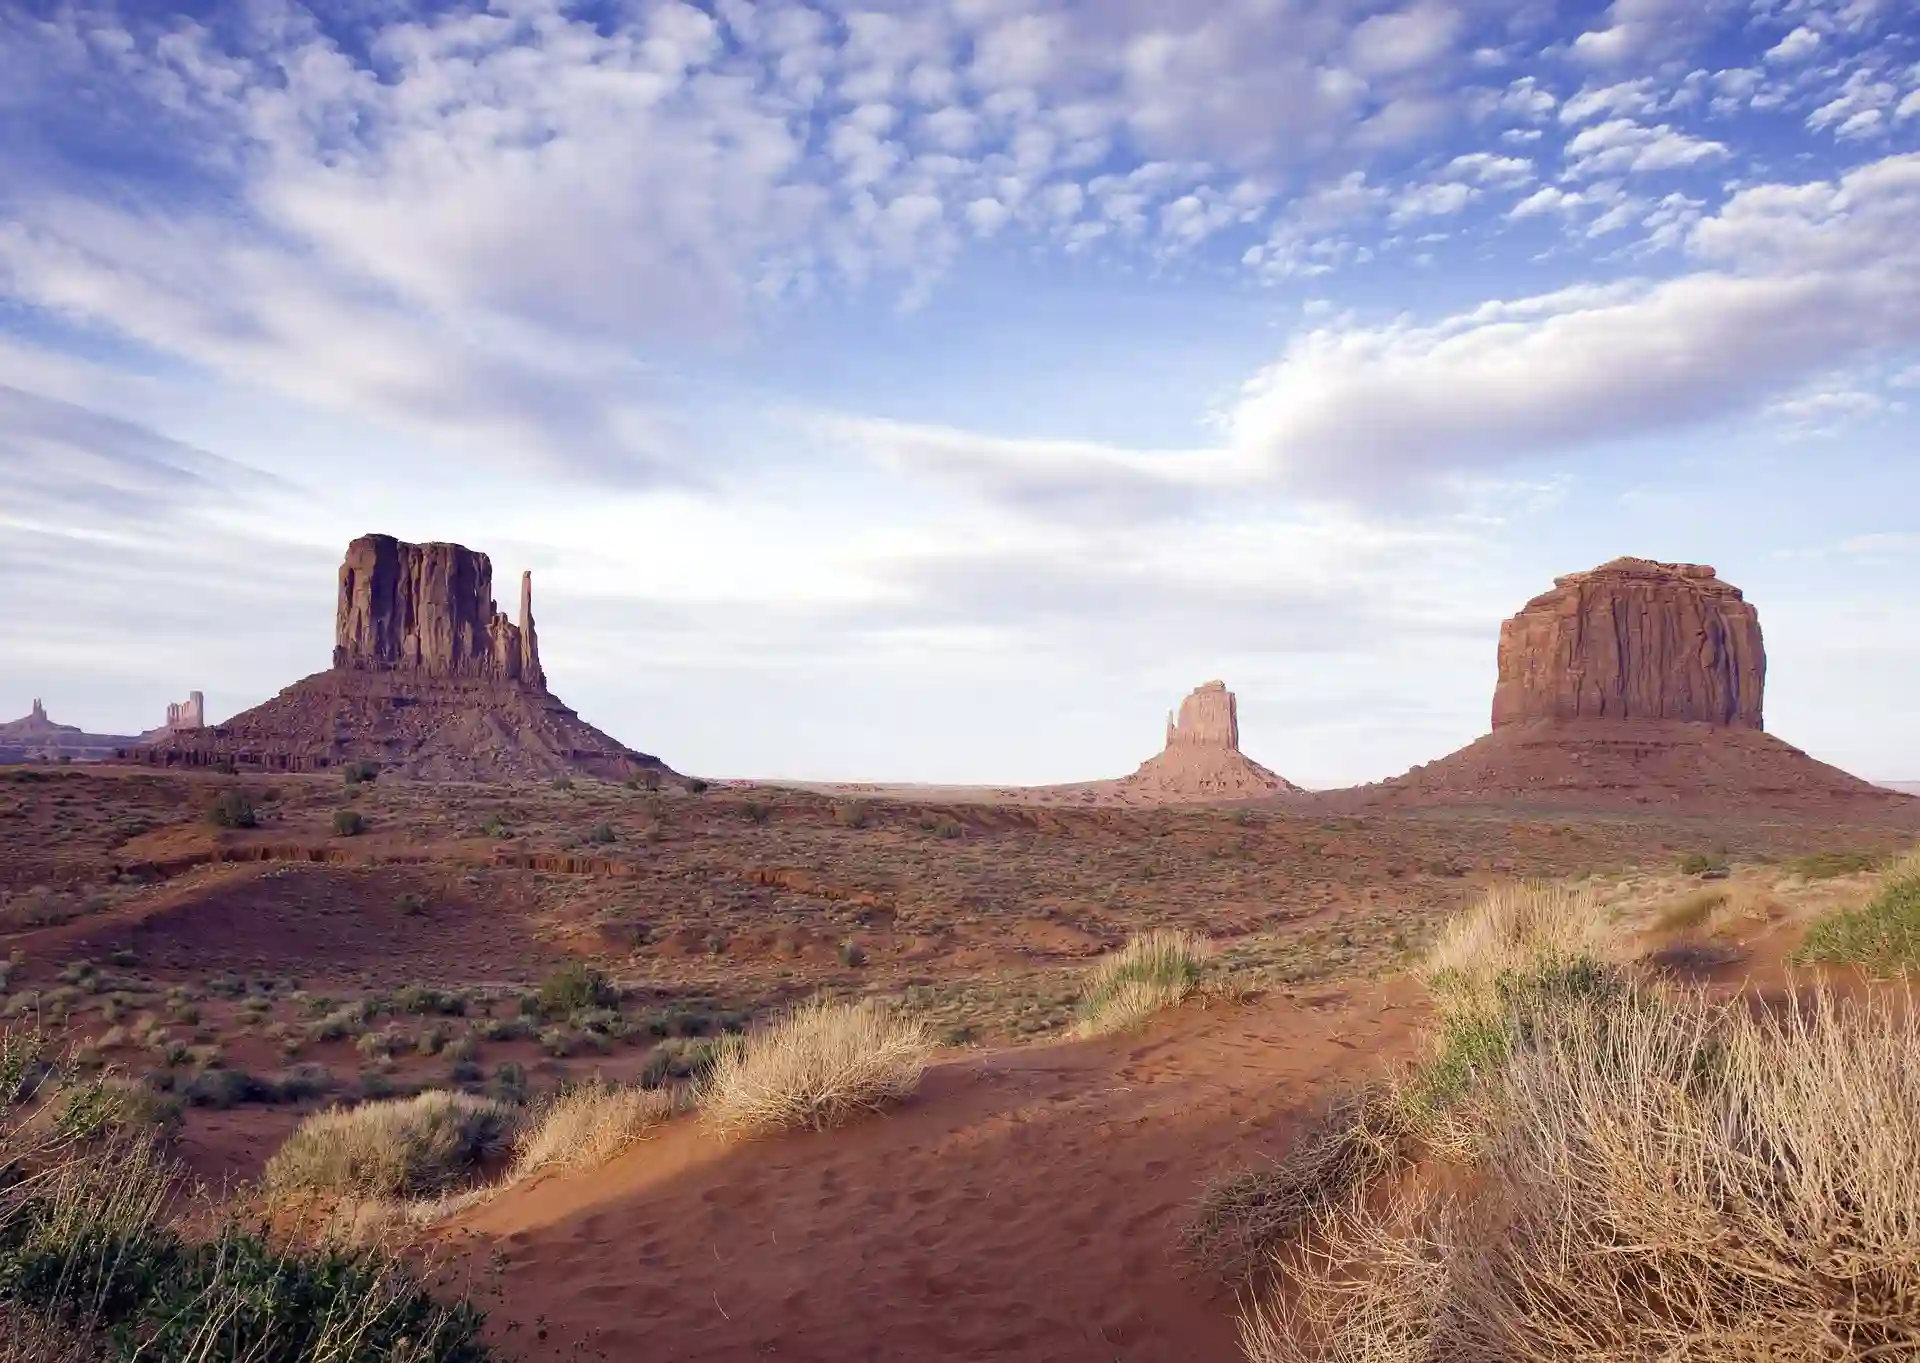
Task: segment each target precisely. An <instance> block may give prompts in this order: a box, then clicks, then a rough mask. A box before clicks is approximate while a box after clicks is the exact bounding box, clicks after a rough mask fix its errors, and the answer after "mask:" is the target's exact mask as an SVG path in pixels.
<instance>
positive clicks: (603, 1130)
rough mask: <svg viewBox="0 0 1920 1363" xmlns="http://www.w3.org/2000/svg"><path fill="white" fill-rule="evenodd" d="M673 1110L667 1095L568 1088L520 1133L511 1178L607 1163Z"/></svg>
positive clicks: (615, 1088)
mask: <svg viewBox="0 0 1920 1363" xmlns="http://www.w3.org/2000/svg"><path fill="white" fill-rule="evenodd" d="M674 1111H675V1103H674V1100H673V1098H672V1097H671V1096H670V1095H668V1094H665V1093H660V1092H649V1091H647V1090H645V1089H637V1088H626V1087H620V1086H615V1085H611V1084H583V1085H581V1086H580V1087H578V1088H574V1089H570V1090H568V1091H567V1092H565V1093H562V1094H561V1095H560V1096H559V1097H557V1098H555V1099H554V1100H553V1101H552V1102H551V1103H549V1104H548V1105H547V1106H546V1107H545V1108H543V1109H542V1110H541V1111H540V1112H539V1113H538V1114H536V1115H535V1117H534V1118H533V1121H532V1124H531V1125H530V1126H529V1127H528V1128H527V1129H526V1131H524V1132H523V1133H522V1134H521V1137H520V1141H519V1144H518V1145H517V1147H516V1149H515V1153H514V1161H513V1177H514V1178H516V1179H522V1178H526V1177H528V1176H530V1175H532V1174H536V1173H539V1172H540V1171H541V1170H543V1169H587V1168H592V1167H594V1166H596V1165H601V1164H605V1163H606V1162H607V1161H608V1160H610V1159H612V1158H613V1157H614V1156H615V1155H618V1154H619V1153H620V1152H621V1151H622V1150H625V1149H626V1148H627V1147H628V1146H629V1145H632V1144H633V1143H634V1142H635V1141H637V1140H639V1139H640V1137H642V1136H644V1135H645V1134H646V1133H647V1132H648V1131H651V1130H652V1129H653V1128H654V1127H656V1126H658V1125H660V1123H662V1122H664V1121H666V1120H667V1118H669V1117H671V1116H672V1115H673V1114H674Z"/></svg>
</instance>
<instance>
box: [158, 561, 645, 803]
mask: <svg viewBox="0 0 1920 1363" xmlns="http://www.w3.org/2000/svg"><path fill="white" fill-rule="evenodd" d="M519 604H520V609H519V616H518V619H517V620H509V619H508V618H507V617H506V616H504V615H503V614H501V612H500V610H499V608H498V607H497V605H496V604H495V602H494V598H493V563H492V560H490V559H489V558H488V557H487V556H486V555H485V554H482V553H478V552H476V551H474V550H472V549H468V548H466V547H464V546H462V545H458V544H408V543H406V542H405V541H403V540H397V539H395V538H393V537H392V536H391V535H366V536H363V537H362V538H360V539H357V540H355V541H354V542H353V543H352V544H350V545H348V546H347V552H346V557H345V559H344V560H343V562H342V563H341V565H340V576H339V596H338V604H337V608H336V610H335V614H334V645H333V666H332V668H330V669H329V670H328V671H325V672H320V673H316V674H315V675H313V676H311V677H308V678H306V679H305V680H303V681H299V682H296V683H294V684H293V685H292V686H290V687H288V688H287V689H286V690H284V691H282V692H281V693H280V694H279V695H277V696H275V697H274V698H273V699H271V700H269V701H267V702H266V703H265V704H263V705H260V706H256V707H255V708H254V709H251V710H248V711H246V712H245V713H243V714H239V715H236V716H234V717H233V718H232V719H230V720H228V721H227V722H226V723H224V724H218V725H208V726H205V727H201V728H197V729H182V730H178V731H175V732H171V733H168V734H167V735H165V736H164V737H162V738H160V739H158V740H157V741H155V742H154V743H151V744H149V745H146V746H144V747H139V748H132V749H128V750H127V751H125V752H124V753H123V754H122V756H123V757H125V758H127V759H128V760H132V761H139V762H146V763H150V764H153V765H160V766H232V767H235V768H237V769H243V770H245V769H253V770H269V771H314V770H322V769H325V768H328V767H335V766H340V765H343V764H345V763H349V762H372V763H375V764H377V765H378V766H379V767H380V768H381V769H382V770H387V771H396V772H399V773H401V774H403V775H410V776H417V777H422V778H428V779H437V780H497V779H504V778H529V777H532V778H541V777H552V776H561V775H571V774H575V773H578V774H583V775H592V776H599V777H603V778H606V779H610V780H618V779H622V778H625V777H628V776H633V775H637V774H639V773H640V772H642V771H646V770H653V771H661V772H664V771H665V770H666V768H665V767H664V766H663V765H662V764H661V762H660V760H659V759H658V758H656V757H652V756H650V755H648V754H646V753H641V752H636V751H634V750H633V749H631V748H628V747H626V746H625V745H624V744H622V743H620V742H619V741H618V740H616V739H613V738H611V737H609V736H608V735H606V734H604V733H602V732H601V731H600V730H598V729H596V728H594V727H593V726H592V725H590V724H588V723H586V722H585V721H584V720H582V719H581V718H580V717H579V716H578V715H577V714H575V713H574V712H573V711H572V710H571V709H569V708H568V707H567V706H566V704H565V703H564V702H562V701H561V700H560V699H559V698H558V697H557V696H555V695H554V694H553V693H552V692H551V691H549V690H548V689H547V676H546V671H545V669H544V668H543V667H542V665H541V662H540V643H539V636H538V634H537V632H536V629H535V626H534V619H533V575H532V574H531V573H525V574H522V576H521V579H520V603H519Z"/></svg>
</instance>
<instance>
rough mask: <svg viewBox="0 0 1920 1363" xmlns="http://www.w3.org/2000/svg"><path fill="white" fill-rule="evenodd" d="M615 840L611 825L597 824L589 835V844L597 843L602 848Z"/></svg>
mask: <svg viewBox="0 0 1920 1363" xmlns="http://www.w3.org/2000/svg"><path fill="white" fill-rule="evenodd" d="M613 839H614V833H613V825H612V824H610V823H598V824H595V825H594V826H593V831H592V832H591V833H589V834H587V841H588V842H591V843H596V844H598V845H600V846H602V847H604V846H605V845H606V844H608V843H610V842H612V841H613Z"/></svg>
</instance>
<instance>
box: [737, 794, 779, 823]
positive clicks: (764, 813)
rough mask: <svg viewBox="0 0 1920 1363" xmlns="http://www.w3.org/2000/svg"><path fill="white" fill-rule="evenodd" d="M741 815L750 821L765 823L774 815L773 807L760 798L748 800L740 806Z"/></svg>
mask: <svg viewBox="0 0 1920 1363" xmlns="http://www.w3.org/2000/svg"><path fill="white" fill-rule="evenodd" d="M740 817H741V818H743V819H745V820H746V821H747V822H748V823H753V824H763V823H765V822H767V820H769V819H771V818H772V817H773V809H772V807H771V806H770V805H767V804H766V803H764V802H763V801H760V800H748V801H747V802H746V803H745V804H743V805H741V806H740Z"/></svg>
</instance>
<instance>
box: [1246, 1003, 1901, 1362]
mask: <svg viewBox="0 0 1920 1363" xmlns="http://www.w3.org/2000/svg"><path fill="white" fill-rule="evenodd" d="M1474 1120H1475V1121H1476V1122H1477V1123H1479V1124H1480V1126H1481V1127H1482V1135H1481V1140H1480V1141H1479V1146H1480V1148H1481V1149H1482V1150H1483V1151H1485V1152H1486V1154H1485V1155H1484V1157H1483V1158H1481V1159H1479V1160H1477V1161H1476V1162H1475V1163H1474V1165H1473V1167H1472V1170H1471V1175H1470V1177H1469V1178H1467V1179H1466V1180H1464V1186H1465V1187H1466V1188H1467V1189H1468V1191H1467V1192H1466V1194H1465V1195H1464V1198H1456V1199H1454V1200H1453V1201H1452V1202H1451V1203H1449V1201H1448V1200H1447V1199H1445V1198H1444V1197H1440V1196H1437V1195H1435V1196H1430V1197H1384V1198H1374V1199H1369V1200H1359V1199H1356V1200H1355V1201H1353V1202H1351V1203H1349V1204H1348V1205H1347V1206H1346V1207H1344V1208H1340V1209H1336V1210H1334V1211H1331V1212H1329V1214H1327V1215H1326V1216H1325V1217H1323V1218H1322V1219H1321V1220H1320V1222H1319V1223H1318V1224H1317V1225H1316V1226H1315V1228H1314V1239H1313V1248H1312V1249H1311V1250H1309V1251H1303V1252H1301V1253H1299V1254H1298V1255H1296V1256H1295V1257H1294V1258H1293V1259H1291V1260H1290V1272H1289V1275H1288V1277H1289V1285H1290V1289H1291V1290H1290V1292H1289V1294H1288V1295H1287V1297H1286V1298H1285V1299H1284V1300H1279V1299H1277V1300H1275V1301H1273V1302H1271V1303H1269V1304H1266V1305H1264V1306H1261V1307H1258V1308H1256V1309H1255V1310H1254V1311H1253V1312H1252V1313H1251V1314H1250V1315H1249V1317H1248V1318H1247V1320H1246V1322H1245V1329H1244V1331H1243V1335H1244V1339H1245V1342H1246V1346H1247V1353H1248V1356H1249V1358H1250V1359H1252V1360H1253V1363H1281V1361H1282V1360H1284V1361H1285V1363H1300V1361H1301V1360H1329V1361H1331V1360H1341V1361H1342V1363H1348V1361H1357V1360H1372V1359H1390V1358H1421V1359H1429V1360H1446V1361H1451V1360H1475V1359H1488V1358H1498V1359H1504V1360H1514V1361H1515V1363H1547V1361H1548V1360H1557V1359H1566V1358H1571V1357H1580V1358H1587V1359H1594V1360H1602V1359H1612V1360H1623V1361H1624V1360H1635V1359H1646V1358H1667V1359H1680V1358H1687V1359H1699V1360H1705V1361H1709V1363H1720V1361H1722V1360H1725V1361H1728V1363H1731V1361H1732V1360H1747V1359H1762V1358H1764V1359H1767V1360H1770V1361H1771V1363H1816V1360H1819V1361H1822V1363H1824V1360H1837V1359H1841V1358H1858V1359H1868V1358H1875V1359H1877V1358H1909V1357H1914V1356H1916V1354H1920V1019H1917V1018H1916V1017H1915V1015H1914V1013H1913V1012H1912V1010H1911V1009H1910V1008H1908V1007H1906V1006H1905V1005H1904V1003H1901V1002H1896V1003H1888V1002H1885V1001H1881V1002H1874V1003H1867V1004H1851V1003H1843V1002H1838V1001H1836V1000H1835V999H1834V998H1833V997H1831V996H1830V995H1825V994H1818V993H1816V994H1815V995H1813V996H1811V997H1803V998H1801V999H1800V1000H1799V1001H1798V1002H1789V1003H1788V1004H1787V1005H1786V1006H1785V1007H1784V1008H1783V1009H1782V1010H1781V1011H1778V1012H1771V1011H1766V1010H1755V1009H1751V1008H1748V1007H1745V1006H1743V1005H1741V1004H1738V1003H1735V1004H1732V1005H1715V1004H1710V1003H1708V1002H1707V1001H1706V1000H1705V999H1704V998H1702V997H1700V996H1698V995H1681V996H1678V997H1673V996H1665V995H1655V994H1651V993H1649V994H1647V995H1645V996H1643V997H1640V998H1639V999H1637V1000H1636V1003H1635V1006H1633V1007H1630V1008H1626V1009H1621V1008H1619V1007H1617V1006H1615V1005H1614V1004H1594V1003H1585V1004H1579V1005H1576V1006H1572V1007H1568V1008H1564V1009H1561V1010H1559V1011H1558V1012H1556V1013H1554V1014H1552V1015H1549V1016H1548V1017H1546V1018H1544V1019H1543V1020H1542V1023H1541V1025H1540V1026H1539V1027H1538V1028H1536V1029H1535V1031H1534V1032H1533V1034H1532V1035H1531V1036H1530V1037H1528V1038H1527V1040H1526V1041H1525V1043H1524V1044H1523V1045H1521V1046H1519V1047H1518V1048H1516V1049H1515V1051H1514V1052H1513V1054H1512V1056H1511V1058H1510V1059H1509V1061H1508V1063H1507V1064H1506V1065H1505V1066H1504V1067H1502V1069H1501V1070H1500V1072H1499V1074H1498V1075H1497V1077H1496V1078H1495V1079H1494V1081H1493V1082H1491V1083H1490V1084H1489V1085H1488V1086H1487V1092H1486V1095H1485V1101H1484V1102H1482V1103H1480V1104H1478V1105H1477V1106H1476V1111H1475V1116H1474Z"/></svg>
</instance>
